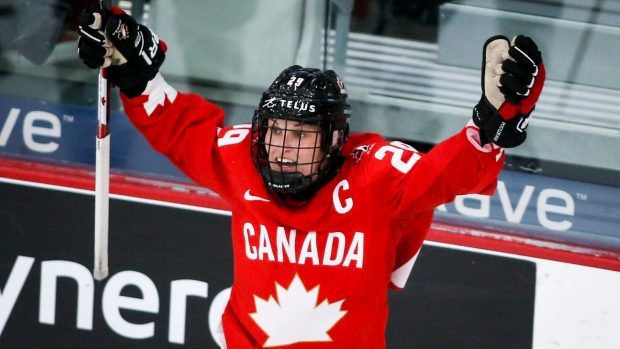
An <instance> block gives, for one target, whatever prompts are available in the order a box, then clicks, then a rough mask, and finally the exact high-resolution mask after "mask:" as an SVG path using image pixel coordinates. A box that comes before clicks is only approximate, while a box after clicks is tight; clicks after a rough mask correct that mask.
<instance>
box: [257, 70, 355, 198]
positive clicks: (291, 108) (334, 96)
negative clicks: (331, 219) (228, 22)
mask: <svg viewBox="0 0 620 349" xmlns="http://www.w3.org/2000/svg"><path fill="white" fill-rule="evenodd" d="M347 97H348V95H347V90H346V88H345V86H344V84H343V82H342V80H340V77H338V75H337V74H336V73H335V72H334V71H333V70H327V71H321V70H320V69H312V68H303V67H301V66H298V65H294V66H291V67H289V68H287V69H285V70H284V71H283V72H282V73H280V75H279V76H278V77H277V78H276V80H275V81H274V82H273V83H272V84H271V86H270V87H269V89H268V90H267V91H265V92H264V93H263V96H262V98H261V100H260V104H259V105H258V110H256V111H255V113H254V117H253V118H252V142H251V143H252V145H251V155H252V160H253V161H254V165H255V166H256V168H257V169H258V171H259V172H260V174H261V176H262V178H263V181H264V182H265V185H266V186H267V188H269V189H271V190H274V191H276V192H280V193H283V194H288V195H291V196H292V197H293V198H296V196H297V197H298V198H299V197H301V198H302V199H303V200H305V199H309V198H310V197H311V196H312V195H313V194H314V193H315V192H316V190H318V189H319V188H320V187H321V186H322V185H323V184H325V183H326V182H328V181H329V180H331V179H332V178H333V176H334V175H335V174H336V173H337V172H338V169H339V166H340V164H341V162H340V161H339V159H338V158H339V157H340V150H341V148H342V145H343V144H344V142H345V141H346V140H347V137H348V135H349V123H348V121H347V119H348V118H349V117H350V116H351V106H350V105H349V103H348V98H347ZM269 120H285V121H295V122H297V123H299V124H302V125H303V124H310V125H318V126H320V131H319V132H320V144H317V145H316V147H315V148H314V149H315V151H316V149H320V151H322V156H321V157H320V159H319V160H317V161H314V160H313V162H312V163H305V164H302V163H298V162H296V161H293V163H294V165H295V170H294V171H282V170H274V169H273V168H278V166H277V165H276V164H275V162H274V161H273V159H272V160H270V159H269V154H268V152H269V151H268V148H269V147H270V144H267V143H266V139H267V140H268V139H271V137H270V135H268V134H267V132H272V130H270V128H269V127H268V121H269ZM283 131H287V130H283ZM299 149H300V148H299V147H298V148H297V150H299ZM272 165H273V166H272ZM299 165H311V166H312V173H311V174H310V175H304V174H302V173H301V172H300V171H298V166H299Z"/></svg>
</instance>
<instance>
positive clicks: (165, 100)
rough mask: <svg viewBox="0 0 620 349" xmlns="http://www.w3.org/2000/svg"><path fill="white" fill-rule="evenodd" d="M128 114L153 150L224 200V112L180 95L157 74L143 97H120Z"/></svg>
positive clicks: (202, 101)
mask: <svg viewBox="0 0 620 349" xmlns="http://www.w3.org/2000/svg"><path fill="white" fill-rule="evenodd" d="M121 100H122V102H123V107H124V109H125V113H126V114H127V116H128V117H129V120H130V121H131V122H132V123H133V125H134V126H135V127H136V128H137V129H138V130H139V131H140V133H142V135H143V136H144V137H145V138H146V140H147V141H148V142H149V144H150V145H151V147H152V148H153V149H154V150H155V151H157V152H159V153H162V154H163V155H165V156H166V157H167V158H168V159H169V160H170V161H171V162H172V163H173V164H174V165H175V166H176V167H177V168H179V169H180V170H181V171H182V172H183V173H184V174H185V175H186V176H188V177H189V178H190V179H192V180H193V181H195V182H196V183H198V184H200V185H203V186H205V187H207V188H209V189H211V190H213V191H215V192H217V193H219V194H220V195H223V196H225V194H226V193H225V191H226V190H227V186H226V185H225V181H226V175H225V173H224V170H223V169H224V166H222V161H223V160H222V154H221V153H220V151H219V149H218V146H217V145H218V136H217V135H218V132H219V131H220V130H221V129H222V128H223V125H224V111H223V110H222V109H221V108H219V107H218V106H216V105H215V104H213V103H211V102H209V101H207V100H205V99H203V98H202V97H201V96H198V95H195V94H190V93H180V92H178V91H176V90H175V89H174V88H173V87H171V86H170V85H168V84H167V83H166V81H165V80H164V78H163V77H162V76H161V75H160V74H157V76H156V77H155V78H154V79H153V80H151V81H150V82H149V83H148V85H147V87H146V89H145V91H144V92H143V93H142V95H141V96H138V97H135V98H128V97H127V96H125V95H123V94H122V93H121Z"/></svg>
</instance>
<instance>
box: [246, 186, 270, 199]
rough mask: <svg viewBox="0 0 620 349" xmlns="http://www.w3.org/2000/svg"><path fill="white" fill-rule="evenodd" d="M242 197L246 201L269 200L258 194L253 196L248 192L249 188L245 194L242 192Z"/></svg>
mask: <svg viewBox="0 0 620 349" xmlns="http://www.w3.org/2000/svg"><path fill="white" fill-rule="evenodd" d="M243 198H244V199H246V200H248V201H264V202H269V200H267V199H263V198H261V197H260V196H254V195H252V194H250V189H248V190H247V191H246V192H245V194H243Z"/></svg>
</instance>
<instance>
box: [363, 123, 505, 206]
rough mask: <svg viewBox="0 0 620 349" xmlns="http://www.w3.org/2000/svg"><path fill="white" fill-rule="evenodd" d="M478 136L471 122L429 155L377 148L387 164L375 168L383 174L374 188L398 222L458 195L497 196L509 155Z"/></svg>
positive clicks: (400, 146)
mask: <svg viewBox="0 0 620 349" xmlns="http://www.w3.org/2000/svg"><path fill="white" fill-rule="evenodd" d="M478 135H479V129H478V128H477V127H476V126H475V125H474V124H473V123H472V122H470V123H469V124H467V126H466V127H465V128H464V129H463V130H462V131H461V132H459V133H458V134H456V135H454V136H452V137H450V138H449V139H447V140H445V141H443V142H441V143H439V144H438V145H437V146H435V147H434V148H433V149H432V150H431V151H430V152H429V153H428V154H422V153H419V152H417V151H416V150H415V149H413V148H412V147H410V146H408V145H406V144H404V143H400V142H391V143H389V144H381V145H380V147H378V148H377V149H374V150H373V154H374V156H373V158H374V160H380V162H381V164H380V165H381V166H375V167H374V168H375V169H373V171H381V173H376V177H377V178H380V179H379V180H378V181H376V182H375V184H374V185H373V186H374V187H375V188H376V190H378V192H377V196H379V197H381V200H382V201H383V204H384V205H385V206H386V208H388V209H389V212H392V213H393V216H394V217H395V218H398V217H400V216H404V217H407V216H409V215H411V214H412V212H422V211H430V210H434V209H435V207H437V206H439V205H441V204H444V203H447V202H451V201H453V200H454V199H455V198H456V196H457V195H465V194H483V195H484V194H486V195H491V194H493V192H494V190H495V187H496V185H497V176H498V174H499V172H500V170H501V169H502V166H503V163H504V151H503V149H502V148H500V147H497V146H496V145H494V144H492V143H489V144H486V145H484V146H481V145H480V141H479V136H478ZM388 163H389V165H388Z"/></svg>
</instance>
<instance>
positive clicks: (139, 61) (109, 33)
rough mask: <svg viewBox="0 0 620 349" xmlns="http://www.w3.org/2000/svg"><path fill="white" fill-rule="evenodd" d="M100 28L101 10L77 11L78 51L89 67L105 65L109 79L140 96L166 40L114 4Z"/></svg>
mask: <svg viewBox="0 0 620 349" xmlns="http://www.w3.org/2000/svg"><path fill="white" fill-rule="evenodd" d="M112 12H113V13H111V14H110V16H106V17H109V19H108V20H107V23H105V24H104V27H105V32H106V34H105V35H104V34H103V32H102V31H101V27H102V23H101V12H100V10H99V9H97V8H96V7H91V8H89V9H86V10H84V11H82V13H81V14H80V17H79V20H80V24H81V25H80V29H79V34H80V38H79V40H78V53H79V56H80V58H81V59H82V60H83V61H84V64H86V65H87V66H89V67H90V68H98V67H108V80H110V82H112V83H113V84H114V85H116V86H118V87H119V88H120V89H121V91H122V92H123V93H124V94H125V95H127V96H128V97H136V96H139V95H140V94H141V93H142V91H144V89H145V88H146V85H147V83H148V82H149V81H150V80H151V79H153V77H155V75H156V74H157V72H158V71H159V67H161V65H162V63H163V62H164V59H165V52H166V49H167V47H166V44H165V43H164V42H163V41H160V40H159V38H158V37H157V36H156V35H155V34H154V33H153V32H152V31H151V30H150V29H149V28H147V27H145V26H143V25H141V24H138V23H137V22H136V21H135V19H134V18H133V17H131V16H129V15H128V14H126V13H125V12H124V11H122V10H120V9H118V8H116V7H113V9H112Z"/></svg>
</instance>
